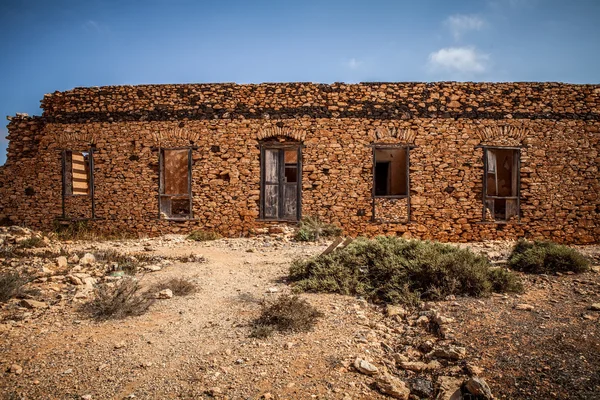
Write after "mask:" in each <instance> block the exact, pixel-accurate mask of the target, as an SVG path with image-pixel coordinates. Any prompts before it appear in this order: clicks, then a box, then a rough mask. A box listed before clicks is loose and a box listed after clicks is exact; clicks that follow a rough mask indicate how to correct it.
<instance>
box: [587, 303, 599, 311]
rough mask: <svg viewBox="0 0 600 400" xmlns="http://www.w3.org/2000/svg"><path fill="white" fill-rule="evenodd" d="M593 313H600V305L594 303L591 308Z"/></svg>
mask: <svg viewBox="0 0 600 400" xmlns="http://www.w3.org/2000/svg"><path fill="white" fill-rule="evenodd" d="M589 309H590V310H592V311H600V303H594V304H592V305H591V306H590V308H589Z"/></svg>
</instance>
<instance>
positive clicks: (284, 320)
mask: <svg viewBox="0 0 600 400" xmlns="http://www.w3.org/2000/svg"><path fill="white" fill-rule="evenodd" d="M322 316H323V313H321V312H320V311H318V310H317V309H316V308H315V307H313V306H312V305H310V304H309V303H308V302H307V301H306V300H302V299H300V298H299V297H298V296H288V295H282V296H279V297H278V298H277V300H275V301H273V302H271V303H266V304H263V309H262V312H261V315H260V317H258V318H257V319H256V320H255V321H254V323H253V328H252V332H251V334H250V336H252V337H256V338H265V337H268V336H270V335H271V334H272V333H273V332H274V331H279V332H306V331H309V330H311V329H312V328H313V327H314V325H315V324H316V323H317V320H318V319H319V318H321V317H322Z"/></svg>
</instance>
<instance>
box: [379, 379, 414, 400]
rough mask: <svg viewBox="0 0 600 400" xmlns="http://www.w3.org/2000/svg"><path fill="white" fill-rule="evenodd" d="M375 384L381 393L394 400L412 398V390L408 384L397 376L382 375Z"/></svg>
mask: <svg viewBox="0 0 600 400" xmlns="http://www.w3.org/2000/svg"><path fill="white" fill-rule="evenodd" d="M375 384H376V385H377V388H378V389H379V391H380V392H381V393H383V394H387V395H388V396H391V397H393V398H394V399H401V400H407V399H408V396H410V389H408V388H407V387H406V383H404V382H403V381H402V380H400V379H398V378H396V377H395V376H392V375H389V374H381V375H379V376H378V377H377V379H376V381H375Z"/></svg>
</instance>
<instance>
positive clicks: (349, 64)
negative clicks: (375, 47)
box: [344, 58, 363, 69]
mask: <svg viewBox="0 0 600 400" xmlns="http://www.w3.org/2000/svg"><path fill="white" fill-rule="evenodd" d="M362 64H363V62H362V61H360V60H357V59H356V58H351V59H350V60H348V61H346V62H345V63H344V65H345V66H346V68H350V69H358V68H360V67H361V65H362Z"/></svg>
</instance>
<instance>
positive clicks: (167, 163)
mask: <svg viewBox="0 0 600 400" xmlns="http://www.w3.org/2000/svg"><path fill="white" fill-rule="evenodd" d="M41 103H42V104H41V107H42V108H43V114H42V116H40V117H29V116H26V115H17V116H16V117H12V118H9V120H10V123H9V125H8V129H9V136H8V138H9V140H10V142H9V147H8V159H7V162H6V164H5V166H4V167H0V220H2V221H4V223H12V224H24V225H26V226H30V227H34V228H41V229H52V228H53V226H54V225H55V224H56V223H63V224H64V223H70V222H72V221H80V220H86V221H88V224H89V225H90V226H92V227H94V228H95V229H98V230H104V231H110V230H112V231H115V230H117V231H134V232H141V233H144V234H150V235H152V234H161V233H168V232H189V231H191V230H194V229H204V230H214V231H218V232H220V233H222V234H224V235H227V236H239V235H248V234H252V233H254V232H260V231H264V230H265V229H267V228H269V227H270V226H272V225H274V224H295V223H296V222H297V221H298V220H299V219H300V218H301V217H302V216H318V217H319V218H320V219H321V220H323V221H326V222H332V223H334V224H337V225H339V226H341V227H342V228H343V229H344V231H345V233H346V234H349V235H367V236H372V235H376V234H392V235H402V236H407V237H420V238H424V239H435V240H441V241H472V240H484V239H496V238H511V239H513V238H518V237H527V238H535V239H547V240H554V241H558V242H567V243H597V242H598V237H600V221H599V215H600V214H599V213H600V195H599V193H600V183H599V179H598V161H599V160H600V156H599V154H598V150H599V149H598V144H599V140H600V139H599V138H600V133H599V129H600V122H599V119H600V85H570V84H560V83H455V82H442V83H362V84H341V83H339V84H338V83H336V84H332V85H325V84H312V83H289V84H287V83H285V84H284V83H282V84H270V83H267V84H257V85H237V84H182V85H141V86H111V87H92V88H76V89H73V90H69V91H66V92H55V93H52V94H47V95H45V96H44V99H43V100H42V102H41Z"/></svg>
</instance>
